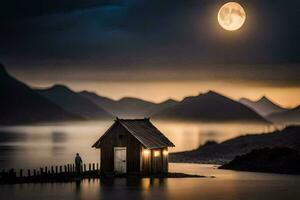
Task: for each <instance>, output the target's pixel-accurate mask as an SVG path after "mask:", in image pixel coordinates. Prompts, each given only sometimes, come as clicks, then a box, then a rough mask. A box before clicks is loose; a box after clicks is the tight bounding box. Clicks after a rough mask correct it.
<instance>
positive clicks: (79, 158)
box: [75, 153, 82, 174]
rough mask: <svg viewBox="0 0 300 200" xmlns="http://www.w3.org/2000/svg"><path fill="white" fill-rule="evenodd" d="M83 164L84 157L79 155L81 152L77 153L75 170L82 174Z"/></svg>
mask: <svg viewBox="0 0 300 200" xmlns="http://www.w3.org/2000/svg"><path fill="white" fill-rule="evenodd" d="M81 164H82V159H81V157H80V156H79V153H76V157H75V170H76V173H77V174H80V172H81Z"/></svg>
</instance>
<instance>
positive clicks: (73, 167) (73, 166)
mask: <svg viewBox="0 0 300 200" xmlns="http://www.w3.org/2000/svg"><path fill="white" fill-rule="evenodd" d="M72 170H73V172H75V165H74V164H73V165H72Z"/></svg>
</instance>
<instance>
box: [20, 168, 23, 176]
mask: <svg viewBox="0 0 300 200" xmlns="http://www.w3.org/2000/svg"><path fill="white" fill-rule="evenodd" d="M20 177H23V169H20Z"/></svg>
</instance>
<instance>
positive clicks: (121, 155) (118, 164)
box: [114, 147, 126, 174]
mask: <svg viewBox="0 0 300 200" xmlns="http://www.w3.org/2000/svg"><path fill="white" fill-rule="evenodd" d="M114 150H115V153H114V154H115V155H114V157H115V172H116V173H120V174H124V173H126V147H115V148H114Z"/></svg>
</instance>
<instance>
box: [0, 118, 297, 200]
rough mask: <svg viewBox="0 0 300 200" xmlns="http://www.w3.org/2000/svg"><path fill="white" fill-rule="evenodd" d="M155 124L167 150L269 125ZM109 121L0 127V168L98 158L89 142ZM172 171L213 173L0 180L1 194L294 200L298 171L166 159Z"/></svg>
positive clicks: (264, 129)
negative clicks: (55, 180)
mask: <svg viewBox="0 0 300 200" xmlns="http://www.w3.org/2000/svg"><path fill="white" fill-rule="evenodd" d="M154 124H155V125H156V126H157V127H158V128H159V129H160V130H161V131H162V132H163V133H165V134H166V135H167V137H169V138H170V139H171V141H173V142H174V143H175V145H176V147H175V148H172V149H171V150H170V151H173V152H176V151H183V150H191V149H194V148H197V147H198V146H199V145H201V144H203V143H205V142H206V141H208V140H216V141H218V142H221V141H224V140H226V139H229V138H233V137H236V136H239V135H244V134H253V133H260V132H267V131H271V130H272V129H274V128H273V127H266V126H263V125H257V124H232V123H225V124H220V123H215V124H213V123H210V124H206V123H205V124H204V123H195V122H190V123H187V122H171V121H170V122H166V121H164V122H162V121H156V122H154ZM110 125H111V122H105V121H97V122H82V123H79V122H74V123H66V124H48V125H46V124H43V125H36V126H14V127H1V128H0V133H1V135H0V168H11V167H14V168H16V169H17V168H23V169H28V168H39V167H42V166H50V165H60V164H66V163H73V159H74V155H75V153H76V152H79V153H80V154H81V156H82V158H83V161H84V162H85V163H88V162H98V160H99V151H98V150H95V149H92V148H91V146H92V144H93V142H95V141H96V140H97V139H98V138H99V137H100V136H101V135H102V134H103V133H104V131H105V130H106V129H107V128H109V126H110ZM169 169H170V171H172V172H183V173H190V174H198V175H205V176H215V177H216V178H182V179H149V178H144V179H125V178H118V179H108V180H106V179H103V180H99V179H91V180H83V181H81V182H73V183H49V184H17V185H1V186H0V190H1V192H0V199H7V198H8V197H9V199H12V200H14V199H24V200H27V199H28V200H40V199H44V200H47V199H56V200H59V199H78V200H80V199H88V200H94V199H110V200H113V199H146V200H147V199H153V200H160V199H172V200H177V199H178V200H179V199H185V200H189V199H191V200H194V199H204V200H210V199H214V200H228V199H235V200H238V199H242V200H253V199H264V200H269V199H270V200H276V199H299V198H300V190H299V185H300V176H291V175H278V174H266V173H251V172H237V171H230V170H219V169H217V167H216V166H214V165H201V164H184V163H180V164H179V163H170V165H169Z"/></svg>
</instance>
